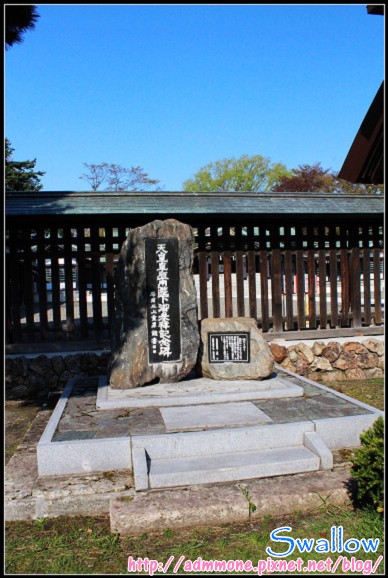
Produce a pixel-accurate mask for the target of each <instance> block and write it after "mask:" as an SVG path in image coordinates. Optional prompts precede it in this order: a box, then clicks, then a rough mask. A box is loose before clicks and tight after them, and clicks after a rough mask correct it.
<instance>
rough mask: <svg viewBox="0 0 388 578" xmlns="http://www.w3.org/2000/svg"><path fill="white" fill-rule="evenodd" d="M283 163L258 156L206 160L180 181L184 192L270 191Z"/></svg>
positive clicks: (283, 169) (283, 173) (284, 170)
mask: <svg viewBox="0 0 388 578" xmlns="http://www.w3.org/2000/svg"><path fill="white" fill-rule="evenodd" d="M288 175H290V172H289V171H288V170H287V168H286V167H285V165H283V164H281V163H271V161H270V159H269V158H265V157H263V156H261V155H254V156H248V155H242V156H241V157H240V158H231V159H223V160H220V161H216V162H214V163H210V164H208V165H206V166H204V167H202V168H201V169H199V171H198V172H197V173H196V174H195V175H194V176H193V178H191V179H188V180H187V181H185V182H184V183H183V190H184V191H204V192H211V191H225V192H226V191H253V192H260V191H270V190H271V189H272V188H273V187H274V185H275V184H276V183H277V182H278V181H279V179H280V178H281V177H283V176H288Z"/></svg>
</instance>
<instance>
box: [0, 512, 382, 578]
mask: <svg viewBox="0 0 388 578" xmlns="http://www.w3.org/2000/svg"><path fill="white" fill-rule="evenodd" d="M282 526H289V527H291V528H292V530H291V531H290V532H287V533H286V532H282V535H283V536H287V537H292V538H294V539H296V538H300V539H303V538H307V539H309V540H310V539H311V538H313V539H315V540H323V539H325V540H327V541H328V542H329V544H330V531H331V528H332V526H336V527H339V526H342V528H343V536H344V542H346V540H350V538H352V539H356V540H361V539H362V538H365V539H368V538H373V539H378V540H379V541H380V543H379V547H378V549H377V551H376V552H375V553H366V552H364V550H363V549H360V550H359V551H358V552H356V553H354V552H353V553H352V554H351V553H349V554H347V553H346V552H343V553H342V554H340V553H330V552H325V553H317V552H315V551H314V550H313V551H312V552H311V553H308V554H307V553H306V552H302V553H301V552H300V551H299V549H298V548H295V550H294V552H293V553H290V554H289V555H288V556H287V557H285V556H282V559H283V560H287V562H289V561H290V560H295V561H296V560H297V559H298V557H300V558H301V559H302V560H303V563H304V564H306V563H307V561H308V560H315V561H319V560H321V561H324V560H326V559H327V558H328V556H329V557H330V558H331V559H332V560H333V565H334V564H335V561H336V560H337V558H338V557H339V556H340V555H341V556H346V558H347V560H348V561H350V560H351V558H352V556H354V557H355V558H356V559H357V560H362V561H363V562H362V563H363V564H365V563H366V562H365V561H366V560H371V561H372V564H373V563H377V561H378V560H379V557H380V556H381V555H383V553H384V544H383V532H384V522H383V517H382V516H381V515H380V514H377V513H376V512H372V511H353V510H350V509H349V510H346V509H340V508H334V507H330V508H326V507H324V506H323V507H322V510H321V511H320V512H317V513H316V514H315V515H309V516H307V515H306V514H304V515H298V513H295V514H294V515H293V516H292V517H287V518H286V517H282V518H281V519H278V520H277V519H275V518H269V517H268V518H266V519H264V520H263V521H260V522H259V521H257V522H251V523H250V524H245V525H241V526H229V527H219V528H211V529H202V530H192V531H185V532H183V531H180V532H178V531H174V530H172V529H171V530H165V531H163V532H155V533H152V534H143V535H141V536H120V535H117V534H111V533H110V530H109V520H108V518H95V519H93V518H57V519H47V518H46V519H41V520H35V521H34V522H13V523H10V524H7V525H6V566H5V570H6V573H10V574H127V564H128V557H129V556H132V557H133V559H135V560H137V559H138V558H139V557H141V558H143V559H144V558H149V559H150V560H158V561H159V562H162V563H166V562H167V560H168V559H169V558H170V557H171V556H174V559H173V561H172V563H171V566H170V568H169V571H168V573H173V572H172V571H173V568H174V565H175V564H176V563H177V561H178V560H179V558H180V557H181V556H184V561H183V563H182V566H181V570H180V571H179V574H186V573H187V574H188V572H184V571H182V569H183V568H184V564H185V563H187V560H191V561H192V562H194V561H195V560H196V559H198V558H199V557H201V558H202V559H203V560H207V561H208V560H226V561H227V560H242V561H243V562H246V561H248V560H250V561H251V562H252V564H253V566H255V565H256V564H257V561H258V560H267V558H268V553H267V552H266V548H267V547H270V548H271V550H272V551H274V552H277V553H279V554H280V553H284V552H285V551H286V550H287V548H288V547H289V544H288V543H287V544H286V543H285V542H283V543H278V544H276V543H275V542H274V541H273V540H271V539H270V533H271V531H272V530H274V529H275V528H279V527H282ZM322 543H323V542H321V544H322ZM272 559H273V560H275V558H274V557H273V558H272ZM341 564H342V561H341V563H340V564H339V567H338V572H336V573H338V574H342V573H343V572H342V566H341ZM359 564H361V562H359ZM365 569H366V567H365ZM376 570H377V571H376V572H375V573H376V574H382V573H383V572H384V563H383V560H382V559H380V563H379V565H378V568H377V569H376ZM139 573H141V572H139ZM296 573H298V572H296V571H295V572H292V573H290V575H292V574H296ZM301 573H303V572H301ZM304 573H305V572H304ZM312 573H316V572H312ZM322 573H324V572H322ZM344 573H345V572H344ZM348 573H349V574H352V573H353V574H361V573H360V572H350V571H348V572H346V574H348ZM144 574H147V573H146V572H145V573H144ZM248 574H252V575H253V574H254V572H250V573H248Z"/></svg>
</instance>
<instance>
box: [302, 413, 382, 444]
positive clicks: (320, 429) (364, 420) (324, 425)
mask: <svg viewBox="0 0 388 578" xmlns="http://www.w3.org/2000/svg"><path fill="white" fill-rule="evenodd" d="M378 416H379V414H377V413H374V414H373V413H369V414H365V415H352V416H347V417H339V418H328V419H320V420H313V421H314V425H315V431H316V432H317V434H318V435H319V436H320V438H321V439H322V441H323V442H324V443H325V444H326V446H327V447H328V448H330V449H340V448H354V447H357V446H359V445H360V434H361V433H362V432H364V431H365V430H367V429H368V428H369V427H371V426H372V425H373V423H374V422H375V420H376V419H377V418H378Z"/></svg>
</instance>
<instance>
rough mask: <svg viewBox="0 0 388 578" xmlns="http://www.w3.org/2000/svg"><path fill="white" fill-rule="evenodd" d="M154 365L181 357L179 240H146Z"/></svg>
mask: <svg viewBox="0 0 388 578" xmlns="http://www.w3.org/2000/svg"><path fill="white" fill-rule="evenodd" d="M145 261H146V292H147V325H148V351H149V362H150V363H163V362H166V361H178V360H179V359H180V356H181V324H180V306H179V251H178V239H175V238H171V239H145Z"/></svg>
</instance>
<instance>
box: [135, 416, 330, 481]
mask: <svg viewBox="0 0 388 578" xmlns="http://www.w3.org/2000/svg"><path fill="white" fill-rule="evenodd" d="M132 463H133V472H134V480H135V488H136V490H138V491H139V490H147V489H149V488H150V487H151V488H157V487H158V488H159V487H171V486H177V485H185V484H201V483H211V482H223V481H232V480H239V479H251V478H256V477H257V478H259V477H266V476H276V475H282V474H289V473H296V472H303V471H311V470H315V469H319V468H320V467H321V468H323V469H328V468H330V467H332V454H331V452H330V450H329V449H328V448H327V446H326V445H325V444H324V443H323V441H322V440H321V438H320V437H319V436H318V434H317V433H316V432H315V431H314V424H313V423H312V422H294V423H287V424H268V425H264V426H251V427H240V428H228V429H221V430H216V431H214V430H213V431H212V430H208V431H200V432H185V433H182V432H179V433H172V434H164V435H150V436H134V437H133V439H132Z"/></svg>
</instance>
